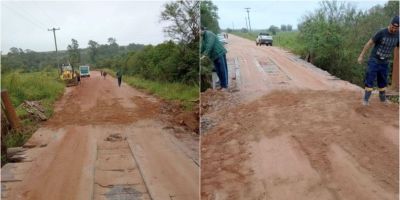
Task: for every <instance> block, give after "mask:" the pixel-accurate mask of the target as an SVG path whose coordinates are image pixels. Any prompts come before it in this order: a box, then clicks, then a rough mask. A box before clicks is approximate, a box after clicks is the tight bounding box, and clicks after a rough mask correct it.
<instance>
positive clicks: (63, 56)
mask: <svg viewBox="0 0 400 200" xmlns="http://www.w3.org/2000/svg"><path fill="white" fill-rule="evenodd" d="M199 6H200V2H199V1H192V0H182V1H174V2H169V3H165V4H164V8H163V11H162V12H161V15H160V20H161V21H165V22H168V26H166V27H164V32H165V34H166V35H168V37H169V38H170V40H169V41H165V42H164V43H161V44H158V45H155V46H154V45H142V44H135V43H132V44H129V45H127V46H120V45H118V43H117V40H116V39H115V38H113V37H110V38H108V44H99V43H97V42H96V41H93V40H90V41H89V42H88V47H87V48H79V42H78V41H77V40H76V39H71V44H69V45H68V47H67V51H59V52H58V58H59V62H60V63H61V64H71V65H72V66H73V67H74V68H75V69H76V68H77V67H78V66H79V65H81V64H91V65H92V66H93V67H95V68H111V69H114V70H117V69H122V70H123V73H124V74H127V75H135V76H140V77H143V78H146V79H150V80H156V81H168V82H182V83H186V84H192V85H193V84H197V85H198V80H199V76H198V74H199V56H198V52H199V40H200V38H199V30H200V27H199V23H200V13H199ZM1 58H2V73H7V72H9V71H12V70H21V71H22V72H31V71H40V70H46V69H54V68H55V67H57V57H56V54H55V52H34V51H32V50H25V51H24V50H22V49H19V48H15V47H13V48H11V49H10V52H9V53H8V54H7V55H2V57H1Z"/></svg>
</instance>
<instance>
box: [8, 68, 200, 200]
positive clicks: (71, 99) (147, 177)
mask: <svg viewBox="0 0 400 200" xmlns="http://www.w3.org/2000/svg"><path fill="white" fill-rule="evenodd" d="M163 106H164V105H163V104H162V103H161V102H160V101H159V100H157V99H156V98H154V97H152V96H150V95H146V94H144V93H142V92H139V91H137V90H135V89H133V88H131V87H129V86H128V85H126V84H125V83H123V84H122V85H121V87H118V86H117V81H116V80H115V79H114V78H112V77H110V76H108V77H107V78H106V79H103V77H100V74H99V72H92V76H91V77H90V78H83V79H82V83H81V85H78V86H76V87H70V88H67V89H66V92H65V94H64V96H63V97H62V98H61V99H60V100H59V101H58V102H57V103H56V107H55V113H54V115H53V117H52V118H51V119H49V121H47V122H46V123H45V124H44V125H43V126H42V127H41V128H40V129H39V130H38V131H37V132H35V133H34V135H33V136H32V138H31V139H30V140H29V141H28V142H27V144H26V145H25V147H26V151H25V152H24V155H23V156H24V157H25V159H24V160H23V161H22V162H20V163H8V164H7V165H5V166H4V167H3V168H2V199H10V200H11V199H13V200H17V199H31V200H43V199H65V200H67V199H68V200H70V199H82V200H89V199H94V200H100V199H101V200H106V199H109V200H111V199H112V200H114V199H115V200H118V199H144V200H147V199H153V200H157V199H160V200H164V199H181V200H186V199H198V196H199V166H198V163H199V161H198V152H197V151H198V138H196V134H194V133H191V132H190V131H187V129H183V128H181V127H174V125H173V124H170V123H168V122H167V121H166V120H164V118H163V115H168V113H162V112H161V110H162V107H163ZM175 135H179V136H180V137H178V138H177V137H175Z"/></svg>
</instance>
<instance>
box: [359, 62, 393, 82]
mask: <svg viewBox="0 0 400 200" xmlns="http://www.w3.org/2000/svg"><path fill="white" fill-rule="evenodd" d="M387 76H388V63H379V61H378V60H376V58H371V59H369V60H368V69H367V72H366V74H365V80H364V84H365V88H369V89H372V88H373V87H374V81H375V79H377V82H378V88H380V89H383V88H385V87H386V85H387Z"/></svg>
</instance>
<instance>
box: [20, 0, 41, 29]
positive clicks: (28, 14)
mask: <svg viewBox="0 0 400 200" xmlns="http://www.w3.org/2000/svg"><path fill="white" fill-rule="evenodd" d="M16 6H17V7H18V9H19V10H21V11H22V12H23V13H24V14H26V15H27V16H28V17H29V18H30V19H33V20H34V21H35V22H37V23H38V24H40V25H41V26H43V27H46V26H47V25H46V23H43V22H42V20H39V18H37V16H36V15H33V14H32V13H31V12H28V10H26V9H25V8H24V6H22V5H18V3H17V5H16Z"/></svg>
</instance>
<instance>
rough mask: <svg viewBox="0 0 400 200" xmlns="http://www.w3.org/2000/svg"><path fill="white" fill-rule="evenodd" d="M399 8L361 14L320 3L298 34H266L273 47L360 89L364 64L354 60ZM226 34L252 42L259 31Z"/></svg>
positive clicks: (378, 8)
mask: <svg viewBox="0 0 400 200" xmlns="http://www.w3.org/2000/svg"><path fill="white" fill-rule="evenodd" d="M398 8H399V2H398V1H388V2H387V3H386V4H385V5H384V6H380V5H377V6H375V7H373V8H371V9H370V10H368V11H364V12H363V11H359V10H357V9H356V8H355V7H354V6H353V5H352V4H350V3H346V2H338V1H323V2H321V4H320V8H318V9H317V10H315V11H314V12H313V13H311V14H308V15H306V16H304V17H303V18H302V21H301V23H300V24H299V25H298V29H299V30H298V31H292V32H290V31H289V32H285V31H282V30H281V29H279V28H278V27H276V26H271V27H270V28H269V29H268V31H267V32H269V33H272V34H273V37H274V46H280V47H283V48H285V49H288V50H290V51H292V52H293V53H295V54H298V55H300V56H301V57H302V58H307V59H308V61H310V62H311V63H313V64H314V65H316V66H317V67H319V68H321V69H324V70H326V71H328V72H329V73H331V74H332V75H334V76H337V77H339V78H341V79H343V80H347V81H349V82H352V83H354V84H357V85H359V86H361V87H363V86H364V84H363V80H364V74H365V66H366V63H364V64H363V65H360V64H358V63H357V58H358V56H359V54H360V53H361V50H362V48H363V46H364V45H365V43H366V42H367V41H368V40H369V39H370V38H371V37H372V36H373V35H374V34H375V33H376V32H377V31H378V30H380V29H381V28H386V27H387V26H388V25H389V22H390V20H391V19H392V17H394V16H395V15H399V14H398ZM288 26H289V25H287V26H286V28H285V29H286V30H289V29H288ZM282 27H283V26H281V28H282ZM229 32H231V33H232V34H235V35H238V36H240V37H243V38H247V39H249V40H252V41H255V39H256V37H257V34H258V33H259V32H260V31H253V32H251V33H248V32H247V30H243V29H242V30H240V31H239V30H229ZM274 33H276V35H275V34H274ZM367 55H368V56H369V54H367ZM364 60H367V58H365V59H364ZM391 65H392V62H391V63H390V67H391ZM389 71H391V70H389ZM389 77H390V76H389Z"/></svg>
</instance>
